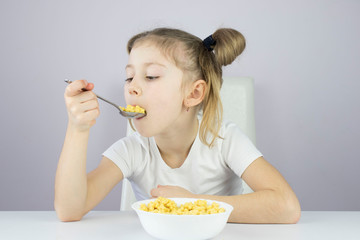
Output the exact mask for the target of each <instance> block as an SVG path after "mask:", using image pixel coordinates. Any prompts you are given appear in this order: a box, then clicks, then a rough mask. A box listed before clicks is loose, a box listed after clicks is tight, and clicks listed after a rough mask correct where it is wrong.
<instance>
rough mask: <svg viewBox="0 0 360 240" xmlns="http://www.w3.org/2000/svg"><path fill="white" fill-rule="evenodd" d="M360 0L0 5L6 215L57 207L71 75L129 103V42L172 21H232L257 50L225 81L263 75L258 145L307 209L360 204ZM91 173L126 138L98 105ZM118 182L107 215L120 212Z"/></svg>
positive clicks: (194, 28) (204, 26)
mask: <svg viewBox="0 0 360 240" xmlns="http://www.w3.org/2000/svg"><path fill="white" fill-rule="evenodd" d="M359 13H360V1H356V0H353V1H352V0H346V1H344V0H343V1H341V0H338V1H334V0H333V1H331V0H317V1H313V0H305V1H304V0H298V1H287V0H277V1H266V0H263V1H236V0H234V1H228V0H222V1H212V0H206V1H193V0H191V1H184V0H182V1H173V2H172V1H165V0H163V1H155V0H154V1H139V0H132V1H126V2H125V1H120V0H119V1H115V0H113V1H110V0H106V1H100V0H99V1H85V0H83V1H70V0H61V1H60V0H59V1H49V0H43V1H40V0H37V1H35V0H33V1H19V0H18V1H16V0H1V2H0V34H1V38H0V74H1V94H0V97H1V101H0V109H1V118H0V134H1V135H0V136H1V137H0V141H1V142H0V153H1V158H0V160H1V165H0V194H1V196H0V210H52V209H53V198H54V197H53V195H54V177H55V171H56V166H57V161H58V157H59V154H60V151H61V147H62V144H63V140H64V134H65V129H66V123H67V115H66V110H65V105H64V100H63V92H64V88H65V83H64V82H63V79H64V78H70V79H80V78H86V79H88V80H89V81H91V82H94V83H95V90H96V92H97V93H98V94H100V95H103V96H106V97H108V98H109V99H112V100H113V101H115V102H118V103H119V104H124V100H123V90H122V87H123V83H124V78H125V73H124V67H125V65H126V63H127V54H126V50H125V46H126V42H127V40H128V39H129V38H130V37H131V36H132V35H134V34H136V33H138V32H139V31H143V30H148V29H151V28H154V27H163V26H170V27H175V28H181V29H183V30H186V31H189V32H191V33H193V34H195V35H197V36H199V37H201V38H205V37H207V36H208V35H210V34H211V33H213V32H214V30H215V29H216V28H218V27H232V28H236V29H238V30H239V31H241V32H242V33H243V34H244V35H245V37H246V39H247V48H246V50H245V52H244V53H243V54H242V55H241V57H240V58H239V59H238V60H237V61H236V62H234V63H233V64H232V65H231V66H228V67H226V68H224V76H252V77H254V79H255V97H256V102H255V106H256V127H257V146H258V148H259V149H260V150H261V151H262V152H263V154H264V155H265V158H266V159H267V160H268V161H269V162H271V163H272V164H273V165H274V166H275V167H276V168H278V169H279V170H280V171H281V172H282V174H283V175H284V176H285V178H286V179H287V180H288V182H289V183H290V184H291V186H292V187H293V189H294V190H295V192H296V193H297V196H298V197H299V200H300V202H301V205H302V209H303V210H360V191H359V170H360V161H359V154H358V149H359V139H360V131H359V130H360V128H359V123H360V113H359V110H360V106H359V105H360V97H359V89H360V81H359V80H360V68H359V63H360V44H359V43H360V27H359V23H360V14H359ZM100 107H101V115H100V117H99V119H98V121H97V124H96V125H95V127H94V128H93V129H92V130H91V135H90V138H91V139H90V142H89V149H88V170H89V171H90V170H91V169H93V168H95V167H96V166H97V164H98V162H99V160H100V158H101V154H102V152H103V151H104V150H105V149H106V148H107V147H108V146H109V145H110V144H112V143H113V142H114V141H116V140H117V139H119V138H121V137H123V136H125V132H126V129H125V128H126V121H125V119H123V118H122V117H120V116H119V114H118V113H117V112H116V111H115V110H114V109H113V108H112V107H111V106H107V105H105V104H103V103H100ZM120 197H121V186H120V185H118V186H117V187H116V188H115V189H114V190H113V191H112V192H111V193H110V195H109V196H108V197H107V198H106V199H105V200H104V201H103V202H102V203H101V204H100V205H99V206H98V207H96V209H98V210H116V209H119V203H120Z"/></svg>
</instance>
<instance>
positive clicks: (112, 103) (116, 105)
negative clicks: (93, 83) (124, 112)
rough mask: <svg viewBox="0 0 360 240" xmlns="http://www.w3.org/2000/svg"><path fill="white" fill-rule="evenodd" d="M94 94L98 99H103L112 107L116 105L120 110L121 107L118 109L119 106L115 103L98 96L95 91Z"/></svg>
mask: <svg viewBox="0 0 360 240" xmlns="http://www.w3.org/2000/svg"><path fill="white" fill-rule="evenodd" d="M95 95H96V97H97V98H99V99H101V100H103V101H104V102H107V103H108V104H111V105H113V106H114V107H116V109H117V110H121V109H120V106H118V105H116V104H115V103H113V102H110V101H109V100H107V99H105V98H103V97H100V96H99V95H97V94H96V93H95Z"/></svg>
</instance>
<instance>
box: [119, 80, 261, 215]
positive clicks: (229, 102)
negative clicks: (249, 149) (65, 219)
mask: <svg viewBox="0 0 360 240" xmlns="http://www.w3.org/2000/svg"><path fill="white" fill-rule="evenodd" d="M220 94H221V100H222V104H223V109H224V115H223V119H226V120H231V121H233V122H235V123H236V124H238V126H239V127H240V129H241V130H242V131H243V132H244V133H245V134H246V135H247V136H248V137H249V138H250V140H251V141H252V142H253V143H254V144H255V143H256V142H255V141H256V139H255V113H254V81H253V79H252V78H250V77H233V78H226V77H224V83H223V86H222V88H221V93H220ZM132 132H133V130H132V129H131V127H130V124H129V123H128V126H127V135H129V134H131V133H132ZM243 188H244V189H243V193H250V192H253V191H252V189H251V188H250V187H249V186H248V185H247V184H246V183H245V182H244V181H243ZM135 201H136V198H135V194H134V192H133V190H132V187H131V183H130V182H129V181H128V180H127V179H124V180H123V183H122V191H121V203H120V210H121V211H126V210H131V204H132V203H133V202H135Z"/></svg>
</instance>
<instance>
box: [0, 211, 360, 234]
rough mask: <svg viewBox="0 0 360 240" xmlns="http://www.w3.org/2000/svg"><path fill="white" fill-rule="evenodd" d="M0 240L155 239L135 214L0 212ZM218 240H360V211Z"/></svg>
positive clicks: (306, 215)
mask: <svg viewBox="0 0 360 240" xmlns="http://www.w3.org/2000/svg"><path fill="white" fill-rule="evenodd" d="M0 239H4V240H5V239H6V240H12V239H29V240H31V239H36V240H39V239H59V240H60V239H66V240H71V239H76V240H82V239H86V240H91V239H141V240H146V239H155V238H153V237H151V236H150V235H148V234H147V233H146V232H145V230H144V229H143V228H142V226H141V224H140V220H139V218H138V217H137V215H136V213H135V212H134V211H124V212H121V211H92V212H89V213H88V214H87V215H86V216H85V217H84V218H83V219H82V220H81V221H78V222H61V221H59V220H58V218H57V216H56V213H55V212H54V211H0ZM214 239H215V240H220V239H224V240H225V239H236V240H238V239H239V240H241V239H252V240H256V239H276V240H281V239H287V240H289V239H291V240H296V239H306V240H308V239H346V240H349V239H357V240H358V239H360V211H348V212H346V211H345V212H343V211H303V212H302V216H301V219H300V221H299V222H298V223H297V224H234V223H228V224H226V227H225V228H224V230H223V231H222V232H221V233H220V234H219V235H218V236H217V237H215V238H214Z"/></svg>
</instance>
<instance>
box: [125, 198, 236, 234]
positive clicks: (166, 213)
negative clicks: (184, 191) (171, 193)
mask: <svg viewBox="0 0 360 240" xmlns="http://www.w3.org/2000/svg"><path fill="white" fill-rule="evenodd" d="M131 207H132V208H133V209H134V210H135V211H136V213H137V215H138V216H139V219H140V222H141V224H142V226H143V228H144V229H145V231H146V232H147V233H149V234H150V235H151V236H153V237H156V238H159V239H174V240H176V239H182V240H183V239H186V240H191V239H209V238H213V237H215V236H216V235H218V234H219V233H220V232H221V231H222V230H223V229H224V227H225V225H226V222H227V220H228V218H229V216H230V213H231V212H232V210H233V207H232V206H231V205H230V204H227V203H224V202H219V201H214V200H205V199H194V198H162V197H159V198H157V199H148V200H143V201H138V202H135V203H133V204H132V206H131Z"/></svg>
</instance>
